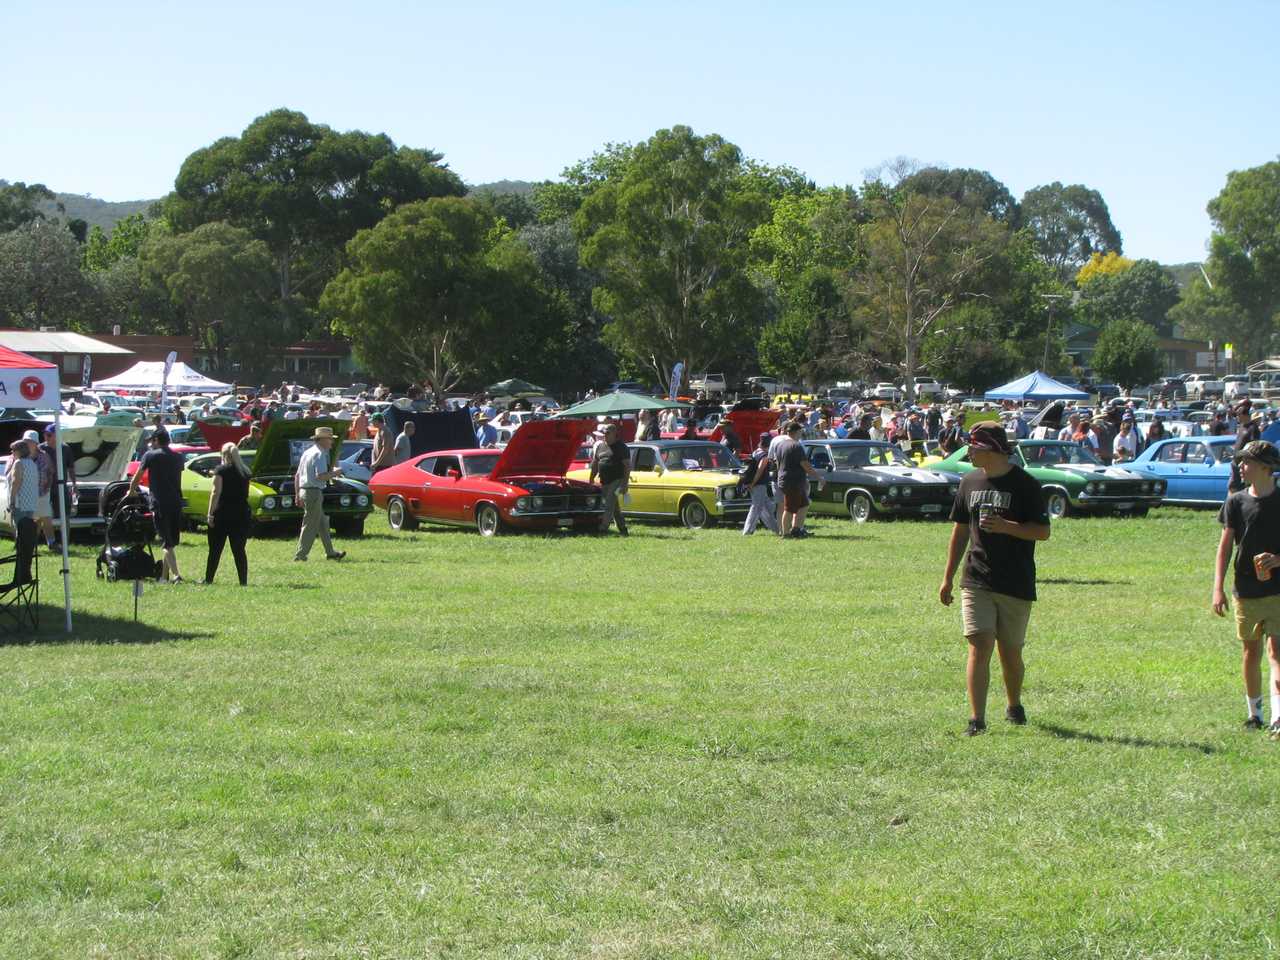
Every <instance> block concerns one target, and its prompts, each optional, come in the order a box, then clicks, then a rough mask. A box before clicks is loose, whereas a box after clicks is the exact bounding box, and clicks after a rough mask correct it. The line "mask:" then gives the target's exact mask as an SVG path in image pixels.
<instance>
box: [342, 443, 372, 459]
mask: <svg viewBox="0 0 1280 960" xmlns="http://www.w3.org/2000/svg"><path fill="white" fill-rule="evenodd" d="M369 445H370V443H369V441H368V440H344V441H343V442H342V450H341V452H340V453H339V454H338V459H339V460H350V459H351V458H352V457H354V456H355V455H356V454H358V453H359V452H360V451H361V450H363V449H364V448H365V447H367V446H369Z"/></svg>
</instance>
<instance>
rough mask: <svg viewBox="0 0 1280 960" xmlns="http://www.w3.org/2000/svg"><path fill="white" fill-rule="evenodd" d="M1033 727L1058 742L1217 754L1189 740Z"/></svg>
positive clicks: (1214, 749)
mask: <svg viewBox="0 0 1280 960" xmlns="http://www.w3.org/2000/svg"><path fill="white" fill-rule="evenodd" d="M1032 726H1033V727H1036V728H1038V729H1040V730H1043V731H1044V732H1045V733H1047V734H1050V735H1052V736H1055V737H1057V738H1059V739H1060V740H1084V741H1086V742H1087V743H1102V744H1112V745H1114V746H1117V747H1152V748H1155V749H1157V750H1195V751H1196V752H1197V753H1203V754H1204V755H1205V756H1210V755H1212V754H1215V753H1218V752H1219V750H1218V748H1217V747H1215V746H1212V745H1211V744H1208V743H1194V742H1192V741H1190V740H1148V739H1147V738H1146V737H1126V736H1118V737H1113V736H1103V735H1102V734H1100V733H1089V732H1088V731H1087V730H1072V729H1071V728H1070V727H1060V726H1058V725H1057V724H1054V723H1033V724H1032Z"/></svg>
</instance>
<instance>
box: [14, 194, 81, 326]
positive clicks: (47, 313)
mask: <svg viewBox="0 0 1280 960" xmlns="http://www.w3.org/2000/svg"><path fill="white" fill-rule="evenodd" d="M96 304H97V297H96V291H95V289H94V288H93V286H92V285H90V284H89V283H88V282H87V281H86V280H85V278H84V276H83V275H82V274H81V272H80V248H79V245H78V244H77V243H76V241H75V238H74V237H73V236H72V235H71V234H70V232H68V231H67V229H66V227H65V226H63V225H62V224H61V223H58V222H56V221H50V220H43V219H34V220H28V221H27V222H26V223H24V224H23V225H22V226H20V227H18V228H17V229H16V230H11V231H9V232H8V233H5V234H0V318H3V321H4V322H5V323H6V324H11V325H13V326H17V327H30V328H39V327H41V326H46V325H51V326H57V327H63V328H68V327H69V328H72V329H76V328H79V327H81V326H83V325H85V324H86V323H87V322H90V318H91V317H92V316H93V313H94V310H95V307H96Z"/></svg>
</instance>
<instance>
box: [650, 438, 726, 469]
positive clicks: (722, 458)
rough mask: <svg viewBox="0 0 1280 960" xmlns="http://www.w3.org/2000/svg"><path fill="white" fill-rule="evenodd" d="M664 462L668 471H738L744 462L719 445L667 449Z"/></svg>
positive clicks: (663, 457) (663, 458)
mask: <svg viewBox="0 0 1280 960" xmlns="http://www.w3.org/2000/svg"><path fill="white" fill-rule="evenodd" d="M662 462H663V464H664V465H665V466H666V467H667V469H668V470H738V469H741V467H742V462H741V461H740V460H738V458H737V457H735V456H734V455H733V454H732V453H731V452H730V451H729V449H728V448H727V447H722V446H720V445H719V444H705V445H703V444H699V445H697V446H694V445H692V444H691V445H689V446H687V447H667V448H666V449H665V450H663V451H662Z"/></svg>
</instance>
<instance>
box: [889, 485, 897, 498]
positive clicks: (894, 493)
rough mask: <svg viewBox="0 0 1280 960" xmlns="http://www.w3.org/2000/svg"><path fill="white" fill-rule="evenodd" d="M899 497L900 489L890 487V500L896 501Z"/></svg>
mask: <svg viewBox="0 0 1280 960" xmlns="http://www.w3.org/2000/svg"><path fill="white" fill-rule="evenodd" d="M897 496H898V488H897V487H890V488H889V498H890V499H891V500H892V499H894V498H895V497H897Z"/></svg>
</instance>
